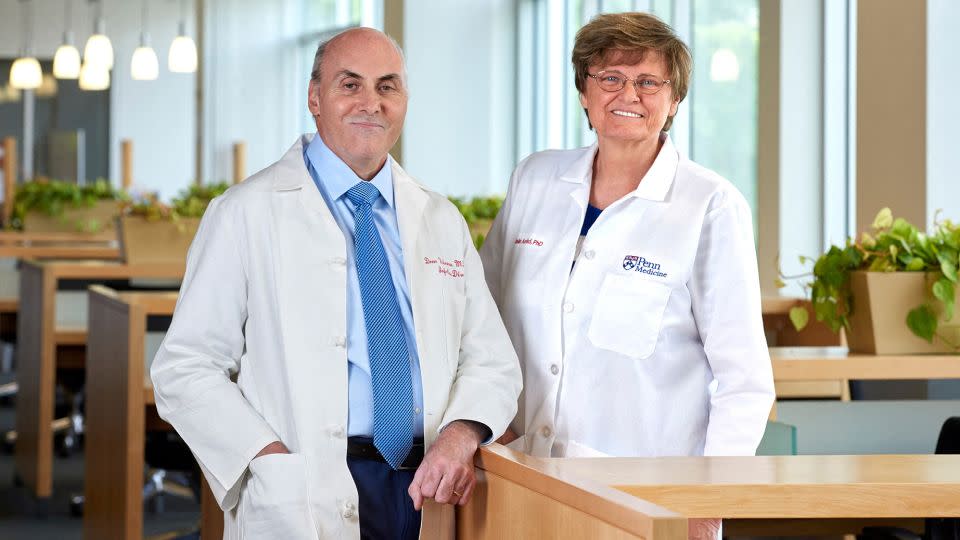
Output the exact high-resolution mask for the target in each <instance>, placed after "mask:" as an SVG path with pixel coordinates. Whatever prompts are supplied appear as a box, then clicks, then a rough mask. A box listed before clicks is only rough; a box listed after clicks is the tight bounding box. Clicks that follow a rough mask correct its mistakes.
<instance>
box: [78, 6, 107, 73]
mask: <svg viewBox="0 0 960 540" xmlns="http://www.w3.org/2000/svg"><path fill="white" fill-rule="evenodd" d="M92 1H96V4H97V19H96V20H97V22H96V23H94V25H93V35H92V36H90V39H88V40H87V45H86V46H85V47H84V48H83V63H84V64H91V67H92V66H94V65H96V66H99V67H102V68H106V69H113V45H112V44H111V43H110V38H108V37H107V35H106V29H107V24H106V23H105V22H104V20H103V0H92Z"/></svg>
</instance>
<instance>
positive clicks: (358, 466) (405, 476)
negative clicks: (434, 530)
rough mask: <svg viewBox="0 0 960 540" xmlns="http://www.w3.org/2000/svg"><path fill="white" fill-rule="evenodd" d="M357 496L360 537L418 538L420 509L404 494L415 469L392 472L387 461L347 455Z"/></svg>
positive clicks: (373, 539) (385, 539)
mask: <svg viewBox="0 0 960 540" xmlns="http://www.w3.org/2000/svg"><path fill="white" fill-rule="evenodd" d="M347 467H349V468H350V474H352V475H353V481H354V482H355V483H356V484H357V492H358V493H359V495H360V538H362V539H363V540H394V539H397V540H399V539H403V540H417V538H418V537H419V536H420V512H418V511H416V510H414V509H413V501H412V500H410V495H408V494H407V489H408V488H409V487H410V482H412V481H413V474H414V473H415V472H416V471H414V470H405V471H395V470H393V469H391V468H390V466H389V465H387V464H386V463H381V462H379V461H374V460H371V459H361V458H355V457H347Z"/></svg>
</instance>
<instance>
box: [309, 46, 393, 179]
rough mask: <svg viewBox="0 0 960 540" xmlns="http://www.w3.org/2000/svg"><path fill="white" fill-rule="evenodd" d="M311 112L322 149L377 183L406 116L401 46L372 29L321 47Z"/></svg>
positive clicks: (313, 83)
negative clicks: (323, 145)
mask: <svg viewBox="0 0 960 540" xmlns="http://www.w3.org/2000/svg"><path fill="white" fill-rule="evenodd" d="M307 107H308V108H309V109H310V114H312V115H313V117H314V119H315V120H316V123H317V133H319V134H320V138H321V139H322V140H323V142H324V144H326V145H327V147H328V148H329V149H330V150H331V151H333V153H334V154H336V155H337V157H339V158H340V159H341V160H343V162H344V163H346V164H347V165H348V166H349V167H350V168H351V169H352V170H353V172H355V173H356V174H357V176H359V177H360V178H364V179H366V180H369V179H371V178H373V176H374V175H376V173H377V172H379V171H380V169H381V168H382V167H383V164H384V163H385V162H386V159H387V152H389V151H390V148H392V147H393V145H394V144H396V142H397V139H398V138H399V137H400V131H401V129H402V128H403V120H404V118H405V117H406V114H407V83H406V74H405V73H404V66H403V54H402V53H401V52H400V47H399V46H398V45H397V43H396V42H395V41H393V40H392V39H390V38H389V37H388V36H387V35H386V34H384V33H383V32H380V31H378V30H374V29H372V28H351V29H350V30H347V31H345V32H342V33H340V34H337V35H336V36H334V37H333V38H331V39H330V40H329V41H327V42H325V43H323V44H321V45H320V47H319V48H318V49H317V55H316V59H315V60H314V67H313V73H312V75H311V78H310V90H309V93H308V97H307Z"/></svg>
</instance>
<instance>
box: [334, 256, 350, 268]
mask: <svg viewBox="0 0 960 540" xmlns="http://www.w3.org/2000/svg"><path fill="white" fill-rule="evenodd" d="M332 262H333V264H334V266H346V265H347V259H345V258H343V257H334V258H333V259H332Z"/></svg>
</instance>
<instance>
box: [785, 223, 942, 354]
mask: <svg viewBox="0 0 960 540" xmlns="http://www.w3.org/2000/svg"><path fill="white" fill-rule="evenodd" d="M872 228H873V234H870V233H863V235H862V236H861V238H860V241H859V242H855V241H853V240H849V239H848V240H847V242H846V244H845V245H844V246H843V247H840V246H832V247H831V248H830V249H829V250H828V251H827V252H826V253H824V254H823V255H821V256H820V257H819V258H817V259H816V261H815V262H814V265H813V272H812V276H813V281H812V282H810V283H804V289H806V290H808V291H809V293H810V298H811V300H812V304H813V311H814V315H815V316H816V319H817V320H818V321H821V322H823V323H825V324H826V325H827V326H828V327H830V329H831V330H833V331H834V332H839V331H840V328H848V329H849V327H850V320H849V316H850V314H851V309H852V302H853V298H852V294H851V292H850V273H851V272H854V271H858V270H865V271H870V272H925V273H928V274H929V275H930V277H931V279H929V280H928V282H929V287H930V291H929V292H930V293H931V294H930V297H931V300H926V301H924V303H922V304H920V305H919V306H917V307H915V308H914V309H912V310H910V312H909V313H908V314H907V318H906V324H907V326H908V327H909V328H910V330H911V331H912V332H913V333H914V334H915V335H917V336H918V337H921V338H923V339H925V340H927V341H928V342H933V339H934V337H935V336H937V337H939V338H940V339H941V340H943V341H944V343H947V344H948V345H949V346H951V347H953V348H955V349H960V344H958V343H952V342H950V340H948V339H946V338H945V337H944V336H943V335H942V334H939V333H938V332H937V330H938V324H939V323H938V311H939V312H941V313H943V316H944V319H945V320H947V321H949V320H950V319H952V318H953V313H954V309H955V306H954V302H955V298H956V296H955V292H956V286H957V264H958V260H957V258H958V253H960V226H958V225H957V224H955V223H953V222H952V221H950V220H943V221H940V220H939V219H935V231H934V232H933V233H931V234H926V233H924V232H922V231H920V230H919V229H917V227H916V226H915V225H913V224H911V223H909V222H908V221H906V220H905V219H902V218H896V219H894V217H893V214H892V213H891V211H890V209H889V208H884V209H883V210H881V211H880V212H879V213H878V214H877V217H876V218H875V219H874V221H873V226H872ZM811 260H812V259H811V258H809V257H800V263H801V264H807V263H808V262H810V261H811ZM810 275H811V274H803V275H799V276H785V275H783V272H782V271H781V272H780V278H781V279H778V283H777V285H778V286H781V287H782V286H784V285H785V284H784V282H783V279H797V278H804V277H809V276H810ZM938 308H939V310H938ZM790 320H791V321H792V322H793V324H794V327H795V328H796V329H797V330H802V329H803V328H804V327H805V326H806V324H807V322H808V321H809V313H808V312H807V310H806V309H805V308H803V307H794V308H793V309H791V310H790Z"/></svg>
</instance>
